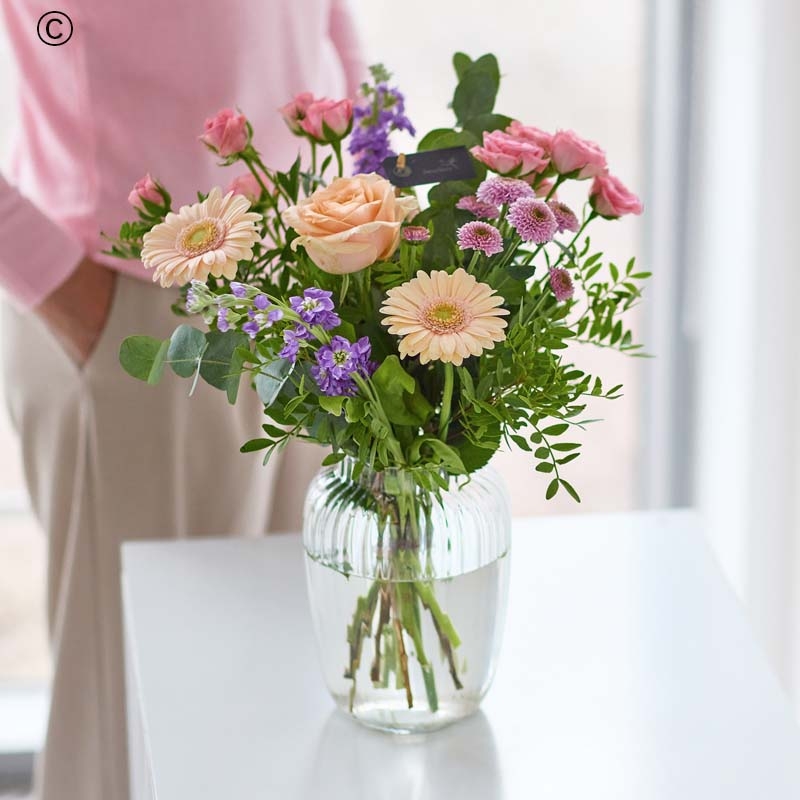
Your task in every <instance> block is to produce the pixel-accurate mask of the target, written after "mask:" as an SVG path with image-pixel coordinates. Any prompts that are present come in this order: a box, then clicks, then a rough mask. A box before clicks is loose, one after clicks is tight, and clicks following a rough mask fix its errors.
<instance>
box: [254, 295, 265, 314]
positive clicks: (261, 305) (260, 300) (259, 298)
mask: <svg viewBox="0 0 800 800" xmlns="http://www.w3.org/2000/svg"><path fill="white" fill-rule="evenodd" d="M253 305H254V306H255V307H256V308H257V309H258V310H259V311H265V310H266V308H267V306H269V298H268V297H267V296H266V295H265V294H257V295H256V296H255V297H254V298H253Z"/></svg>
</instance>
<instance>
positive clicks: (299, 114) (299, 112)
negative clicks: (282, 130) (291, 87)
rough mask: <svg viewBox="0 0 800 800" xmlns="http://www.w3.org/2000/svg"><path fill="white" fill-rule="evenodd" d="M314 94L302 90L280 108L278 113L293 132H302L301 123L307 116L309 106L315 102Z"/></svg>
mask: <svg viewBox="0 0 800 800" xmlns="http://www.w3.org/2000/svg"><path fill="white" fill-rule="evenodd" d="M314 99H315V98H314V95H313V94H311V92H300V94H298V95H295V97H294V99H293V100H290V101H289V102H288V103H286V105H284V106H281V107H280V108H279V109H278V113H279V114H280V115H281V116H282V117H283V121H284V122H285V123H286V124H287V125H288V126H289V130H290V131H291V132H292V133H295V134H298V133H302V132H303V129H302V128H301V127H300V123H301V122H302V121H303V120H304V119H305V117H306V111H307V109H308V107H309V106H310V105H311V104H312V103H313V102H314Z"/></svg>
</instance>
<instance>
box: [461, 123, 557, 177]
mask: <svg viewBox="0 0 800 800" xmlns="http://www.w3.org/2000/svg"><path fill="white" fill-rule="evenodd" d="M470 152H471V153H472V155H473V156H474V157H475V158H477V159H478V161H480V162H482V163H483V164H486V166H487V167H489V169H491V170H493V171H494V172H497V173H499V174H500V175H513V176H515V177H523V176H525V175H529V174H530V173H532V172H541V171H542V170H543V169H544V168H545V167H546V166H547V154H546V153H545V151H544V148H543V147H541V145H538V144H535V143H534V142H530V141H527V140H525V139H519V138H517V137H516V136H511V135H510V134H508V133H504V132H503V131H491V132H489V131H484V133H483V146H482V147H481V146H477V147H473V148H472V150H470Z"/></svg>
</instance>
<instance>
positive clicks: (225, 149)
mask: <svg viewBox="0 0 800 800" xmlns="http://www.w3.org/2000/svg"><path fill="white" fill-rule="evenodd" d="M204 129H205V132H204V133H203V135H202V136H201V137H200V141H202V142H204V143H205V144H206V145H208V147H210V148H211V149H212V150H214V151H215V152H216V153H218V154H219V155H220V156H222V157H223V158H227V157H228V156H232V155H234V154H236V153H241V152H242V150H244V149H245V147H247V143H248V140H249V134H248V132H247V119H246V118H245V116H244V114H237V113H236V112H235V111H234V110H233V109H232V108H223V109H222V110H221V111H218V112H217V113H216V114H215V115H214V116H213V117H209V118H208V119H207V120H206V122H205V125H204Z"/></svg>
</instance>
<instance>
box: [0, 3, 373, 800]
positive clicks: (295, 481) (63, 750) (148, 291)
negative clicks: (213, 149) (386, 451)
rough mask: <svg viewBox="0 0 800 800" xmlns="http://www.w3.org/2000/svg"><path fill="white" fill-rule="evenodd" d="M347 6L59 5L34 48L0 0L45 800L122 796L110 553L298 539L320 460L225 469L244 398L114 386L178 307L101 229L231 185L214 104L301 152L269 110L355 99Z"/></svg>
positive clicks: (115, 569) (13, 330)
mask: <svg viewBox="0 0 800 800" xmlns="http://www.w3.org/2000/svg"><path fill="white" fill-rule="evenodd" d="M345 2H346V0H292V2H283V1H282V0H237V2H235V3H219V2H216V3H212V2H205V0H199V2H197V0H195V1H194V2H191V3H189V2H175V3H164V2H162V0H129V1H128V2H125V3H124V4H123V3H121V2H119V3H114V2H100V1H99V0H62V2H61V3H60V4H59V9H60V10H61V12H63V13H64V14H66V15H67V16H68V17H69V19H70V21H71V25H72V35H71V36H70V37H69V38H68V40H67V35H68V34H69V27H70V26H69V23H68V22H67V21H66V19H65V18H63V17H60V18H59V21H55V22H52V23H51V24H50V25H49V26H48V27H47V28H40V30H39V32H38V33H37V21H38V20H39V18H40V16H41V13H42V7H40V6H39V5H38V4H35V3H34V2H33V0H0V7H2V10H3V12H4V22H5V31H6V35H7V36H8V38H9V40H10V43H11V45H12V50H13V52H14V55H15V57H16V63H17V72H18V118H17V120H16V121H17V129H16V135H15V137H14V145H13V148H12V152H11V155H10V159H7V164H6V168H5V170H4V174H5V177H3V176H0V286H2V287H3V289H5V291H6V294H7V300H8V303H7V304H6V308H5V309H4V310H5V314H4V325H3V331H2V336H1V337H0V338H1V339H2V344H3V348H4V353H3V361H4V368H5V385H6V389H7V402H8V406H9V409H10V413H11V417H12V420H13V422H14V424H15V427H16V428H17V430H18V432H19V434H20V437H21V441H22V449H23V457H24V466H25V475H26V480H27V483H28V489H29V492H30V496H31V501H32V504H33V508H34V510H35V512H36V515H37V517H38V519H39V520H40V522H41V524H42V525H43V527H44V529H45V531H46V533H47V536H48V545H49V566H48V616H49V625H50V635H51V643H52V652H53V682H52V702H51V710H50V719H49V724H48V729H47V738H46V746H45V753H44V757H43V759H41V761H40V763H39V767H38V769H37V778H36V784H37V789H38V796H39V798H40V800H125V798H127V797H128V767H127V750H126V735H125V703H124V678H123V642H122V622H121V603H120V574H119V564H120V559H119V553H120V545H121V543H122V542H124V541H126V540H131V539H143V538H156V537H189V536H204V535H261V534H263V533H264V532H266V531H268V530H281V529H284V530H285V529H292V528H298V527H299V513H300V508H301V504H302V503H301V501H302V496H303V493H304V491H305V485H306V483H307V480H308V478H309V477H310V475H311V473H312V472H313V470H314V469H315V468H316V466H317V464H318V462H319V457H318V454H317V453H316V452H314V451H311V452H310V453H309V452H308V451H303V450H298V449H296V450H294V451H291V450H290V451H287V453H286V454H285V455H284V457H283V458H282V459H281V460H280V461H276V462H275V463H274V464H272V465H271V466H270V467H269V468H268V469H264V468H263V467H262V466H261V462H260V459H259V458H258V457H255V458H254V457H252V456H243V455H240V454H239V453H238V445H239V444H240V443H242V442H244V441H245V440H247V439H248V438H251V437H253V436H256V435H258V432H259V425H260V422H261V414H260V407H259V404H258V401H257V398H256V397H255V394H254V393H243V395H242V398H241V400H240V402H239V404H238V405H237V406H236V409H235V413H231V409H229V408H228V407H227V405H226V400H225V396H224V394H223V393H221V392H216V391H215V390H213V389H211V388H210V387H198V392H197V395H196V396H195V397H193V398H192V399H191V400H189V399H187V397H186V386H185V384H183V383H182V382H180V381H178V380H166V379H165V382H164V385H162V386H160V387H159V388H158V389H152V388H151V387H148V386H146V385H145V384H142V383H140V382H138V381H135V380H133V379H131V378H129V377H127V376H126V375H125V374H124V373H123V372H122V370H121V368H120V367H119V365H118V361H117V351H118V347H119V343H120V341H121V340H122V338H124V337H125V336H126V335H128V334H132V333H138V332H142V333H148V334H151V335H154V336H162V337H165V338H166V337H167V336H168V335H169V333H170V332H171V331H172V329H173V328H174V325H175V321H174V318H173V317H172V316H171V313H170V309H169V306H170V303H171V302H173V301H174V300H175V297H174V296H173V295H171V294H170V293H169V292H167V291H165V290H163V289H159V288H156V287H154V286H153V284H152V283H151V282H150V275H149V274H148V273H145V271H144V269H143V268H142V266H141V264H136V263H131V262H122V261H119V260H117V259H114V258H111V257H109V256H105V255H103V254H102V253H101V250H103V249H104V243H103V241H102V239H101V237H100V231H101V230H102V231H107V232H109V233H115V232H116V231H117V229H118V227H119V224H120V222H121V221H123V220H125V219H127V218H130V217H131V216H132V213H131V209H130V208H129V207H128V206H127V200H126V198H127V194H128V189H129V187H131V186H133V184H134V183H135V182H136V180H137V179H139V178H140V177H141V175H142V173H143V172H144V171H145V170H149V171H150V173H151V174H152V175H153V176H154V177H155V178H157V179H158V180H160V181H161V182H163V183H164V185H166V186H168V187H169V188H170V191H171V192H172V195H173V198H174V203H175V206H176V207H177V206H178V205H182V204H184V203H190V202H193V201H194V200H195V199H196V197H195V195H194V190H195V187H198V186H208V187H211V186H214V185H220V186H222V187H223V188H225V187H226V186H227V184H228V183H229V182H230V180H231V178H233V177H234V176H235V175H236V172H235V168H229V169H227V170H226V171H224V172H223V171H222V170H221V168H219V167H218V166H217V165H216V159H215V158H214V157H213V156H212V155H211V154H210V153H209V152H208V151H207V150H206V148H205V147H204V146H203V145H202V144H201V143H200V142H199V141H197V139H198V136H199V134H200V133H201V132H202V125H203V120H204V119H205V118H206V117H210V116H211V115H213V114H214V113H215V112H216V111H217V110H218V109H220V108H223V107H236V106H238V107H239V108H241V109H242V110H243V111H244V112H245V113H246V114H247V115H248V117H249V119H250V120H251V121H252V122H253V124H254V127H255V130H256V131H257V136H256V141H255V145H256V147H257V148H258V149H259V150H261V152H262V154H263V156H264V158H265V161H266V162H267V163H269V164H272V165H274V166H275V167H277V168H281V169H283V168H286V167H288V166H289V165H290V164H291V163H292V161H293V160H294V158H295V156H296V153H297V140H296V139H295V138H294V137H293V136H291V135H290V134H289V132H288V131H287V130H286V129H285V127H284V123H283V122H282V120H281V117H280V116H279V115H278V114H277V113H276V109H277V107H278V106H280V105H283V104H284V103H285V102H286V101H287V100H289V99H290V98H291V97H292V96H293V95H295V94H296V93H298V92H301V91H307V90H308V91H312V92H314V93H315V94H316V95H319V96H329V97H344V96H347V95H349V96H353V95H354V94H355V92H356V89H357V87H358V84H359V83H360V82H361V80H363V78H364V74H363V73H364V69H363V64H362V62H361V59H360V55H359V49H358V44H357V40H356V36H355V34H354V30H353V26H352V21H351V18H350V15H349V12H348V10H347V8H346V7H345V6H344V3H345ZM39 33H41V34H43V36H44V40H43V38H40V35H39ZM59 34H61V35H59ZM48 39H49V41H47V40H48ZM193 141H196V142H197V144H196V145H194V146H192V145H191V142H193ZM172 377H173V378H174V376H172ZM165 378H166V376H165ZM199 431H202V435H199V434H198V435H195V434H196V433H198V432H199ZM212 481H213V485H214V487H215V491H214V492H213V493H212V492H210V491H209V489H210V487H211V485H212ZM277 498H280V502H278V501H277Z"/></svg>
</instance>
